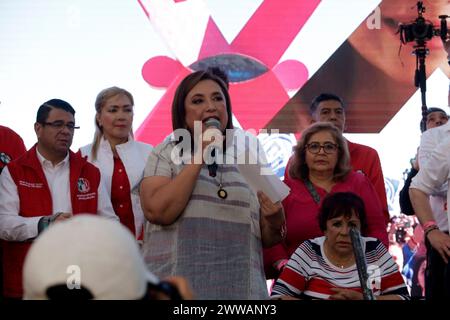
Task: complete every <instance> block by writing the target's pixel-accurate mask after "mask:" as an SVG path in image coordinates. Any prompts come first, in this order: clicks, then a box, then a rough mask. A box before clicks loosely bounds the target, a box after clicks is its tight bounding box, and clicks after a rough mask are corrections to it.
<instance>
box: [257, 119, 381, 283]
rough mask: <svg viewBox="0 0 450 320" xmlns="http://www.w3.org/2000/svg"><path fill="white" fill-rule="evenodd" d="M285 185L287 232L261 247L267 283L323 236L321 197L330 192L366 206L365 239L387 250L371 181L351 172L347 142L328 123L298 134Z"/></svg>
mask: <svg viewBox="0 0 450 320" xmlns="http://www.w3.org/2000/svg"><path fill="white" fill-rule="evenodd" d="M292 160H293V161H292V165H291V166H290V167H289V175H288V177H287V178H286V179H285V180H284V182H285V183H286V184H287V185H288V186H289V187H290V188H291V192H290V194H289V195H288V196H287V197H286V198H285V199H284V201H283V207H284V210H285V214H286V226H287V234H286V238H285V239H284V240H283V242H282V243H281V244H278V245H276V246H274V247H272V248H267V249H264V265H265V269H266V277H267V278H268V279H271V278H277V277H278V275H279V272H280V271H281V269H282V268H283V267H284V265H285V264H286V263H287V261H288V259H289V257H290V256H291V254H292V253H293V252H294V251H295V249H296V248H297V247H298V246H299V245H300V244H301V243H302V242H303V241H305V240H307V239H312V238H315V237H319V236H321V235H322V234H323V233H322V231H321V229H320V227H319V224H318V221H317V215H318V212H319V209H320V206H321V203H322V199H323V198H324V197H325V196H326V195H327V194H330V193H335V192H353V193H355V194H357V195H358V196H360V197H361V198H362V199H363V201H364V204H365V206H366V212H367V224H368V228H367V233H366V235H367V236H370V237H374V238H377V239H379V240H380V241H381V242H382V243H383V244H384V245H385V246H388V236H387V232H386V227H385V223H384V216H383V211H382V207H381V204H380V201H379V200H378V197H377V195H376V192H375V189H374V187H373V186H372V184H371V182H370V181H369V179H368V178H367V177H366V176H365V175H364V174H362V173H360V172H354V171H352V170H351V166H350V162H349V152H348V148H347V143H346V142H345V139H344V137H343V136H342V134H341V133H340V131H339V130H338V129H337V128H336V127H335V126H334V125H333V124H331V123H325V122H317V123H315V124H313V125H311V126H310V127H309V128H307V129H306V130H305V131H303V133H302V137H301V139H300V140H299V141H298V143H297V146H296V147H295V148H294V155H293V158H292Z"/></svg>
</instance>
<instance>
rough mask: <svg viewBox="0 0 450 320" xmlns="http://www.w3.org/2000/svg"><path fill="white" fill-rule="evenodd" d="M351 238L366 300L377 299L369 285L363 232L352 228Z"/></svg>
mask: <svg viewBox="0 0 450 320" xmlns="http://www.w3.org/2000/svg"><path fill="white" fill-rule="evenodd" d="M350 239H351V241H352V246H353V253H354V254H355V261H356V269H357V270H358V276H359V283H360V285H361V289H362V293H363V297H364V300H375V297H374V295H373V292H372V288H370V286H369V281H368V280H369V275H368V274H367V261H366V255H365V254H364V251H363V248H362V239H361V233H360V232H359V230H358V229H356V228H351V229H350Z"/></svg>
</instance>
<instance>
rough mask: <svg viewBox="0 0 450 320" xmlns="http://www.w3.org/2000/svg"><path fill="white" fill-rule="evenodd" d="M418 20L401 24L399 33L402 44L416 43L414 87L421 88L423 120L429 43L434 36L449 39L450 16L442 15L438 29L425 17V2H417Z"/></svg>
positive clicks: (414, 52) (425, 108)
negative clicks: (448, 24)
mask: <svg viewBox="0 0 450 320" xmlns="http://www.w3.org/2000/svg"><path fill="white" fill-rule="evenodd" d="M416 6H417V18H416V19H415V20H414V21H412V22H410V23H407V24H403V23H402V24H400V25H399V28H398V31H397V33H400V42H401V44H406V43H408V42H415V45H414V50H413V54H415V56H416V71H415V73H414V85H415V86H416V87H417V88H420V91H421V98H422V118H423V119H425V118H426V112H427V105H426V90H427V89H426V81H427V79H426V72H425V58H426V56H427V55H428V54H429V53H430V50H429V49H428V48H427V41H429V40H431V39H432V38H433V37H434V36H439V37H440V38H441V40H442V41H443V42H445V41H446V40H447V39H448V35H447V33H448V28H447V18H448V15H440V16H439V19H440V20H441V23H440V28H436V27H435V26H434V25H433V23H432V22H431V21H429V20H426V19H425V18H424V16H423V14H424V13H425V11H426V9H425V6H424V5H423V1H417V5H416Z"/></svg>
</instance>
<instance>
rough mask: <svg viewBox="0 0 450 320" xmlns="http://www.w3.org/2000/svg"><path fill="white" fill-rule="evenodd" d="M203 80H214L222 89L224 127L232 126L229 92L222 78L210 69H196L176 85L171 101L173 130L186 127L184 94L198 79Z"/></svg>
mask: <svg viewBox="0 0 450 320" xmlns="http://www.w3.org/2000/svg"><path fill="white" fill-rule="evenodd" d="M203 80H212V81H214V82H216V83H217V84H218V85H219V86H220V88H221V89H222V93H223V95H224V96H225V102H226V108H227V114H228V122H227V125H226V127H225V129H232V128H233V115H232V113H231V100H230V94H229V93H228V86H227V84H226V83H225V82H224V81H223V80H222V78H221V77H220V76H218V75H216V74H213V73H212V72H211V71H203V70H200V71H196V72H194V73H192V74H190V75H188V76H187V77H186V78H184V79H183V80H182V81H181V83H180V84H179V85H178V87H177V90H176V91H175V96H174V98H173V103H172V129H173V130H174V131H175V130H176V129H181V128H186V120H185V119H186V109H185V105H184V101H185V100H186V96H187V95H188V93H189V92H190V91H191V90H192V88H194V87H195V86H196V85H197V84H198V83H199V82H200V81H203Z"/></svg>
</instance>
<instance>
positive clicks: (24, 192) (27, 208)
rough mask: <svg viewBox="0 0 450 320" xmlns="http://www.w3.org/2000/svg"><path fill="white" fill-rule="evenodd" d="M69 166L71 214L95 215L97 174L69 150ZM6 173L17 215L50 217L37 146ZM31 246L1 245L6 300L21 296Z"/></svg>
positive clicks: (45, 185) (47, 192)
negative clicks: (17, 204)
mask: <svg viewBox="0 0 450 320" xmlns="http://www.w3.org/2000/svg"><path fill="white" fill-rule="evenodd" d="M69 163H70V177H69V179H70V198H71V203H72V213H73V214H78V213H92V214H96V213H97V201H98V187H99V183H100V171H99V170H98V169H97V168H96V167H95V166H94V165H92V164H90V163H89V162H87V160H86V158H82V157H81V156H80V154H75V153H73V152H72V151H69ZM8 170H9V172H10V173H11V177H12V179H13V180H14V182H15V184H16V186H17V191H18V195H19V199H20V208H19V215H20V216H22V217H38V216H48V215H51V214H52V213H53V208H52V196H51V194H50V189H49V188H48V184H47V179H46V178H45V174H44V171H43V170H42V166H41V163H40V162H39V159H38V157H37V154H36V145H35V146H34V147H33V148H31V149H30V150H29V151H28V152H27V153H26V154H25V155H24V156H23V157H21V158H19V159H18V160H16V161H13V162H11V163H10V164H9V165H8ZM56 196H57V195H56ZM36 228H37V226H36ZM31 243H32V241H31V240H30V241H24V242H16V241H4V242H3V286H4V288H3V293H4V295H5V296H6V297H16V298H20V297H22V295H23V289H22V268H23V264H24V261H25V256H26V254H27V252H28V250H29V248H30V246H31Z"/></svg>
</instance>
